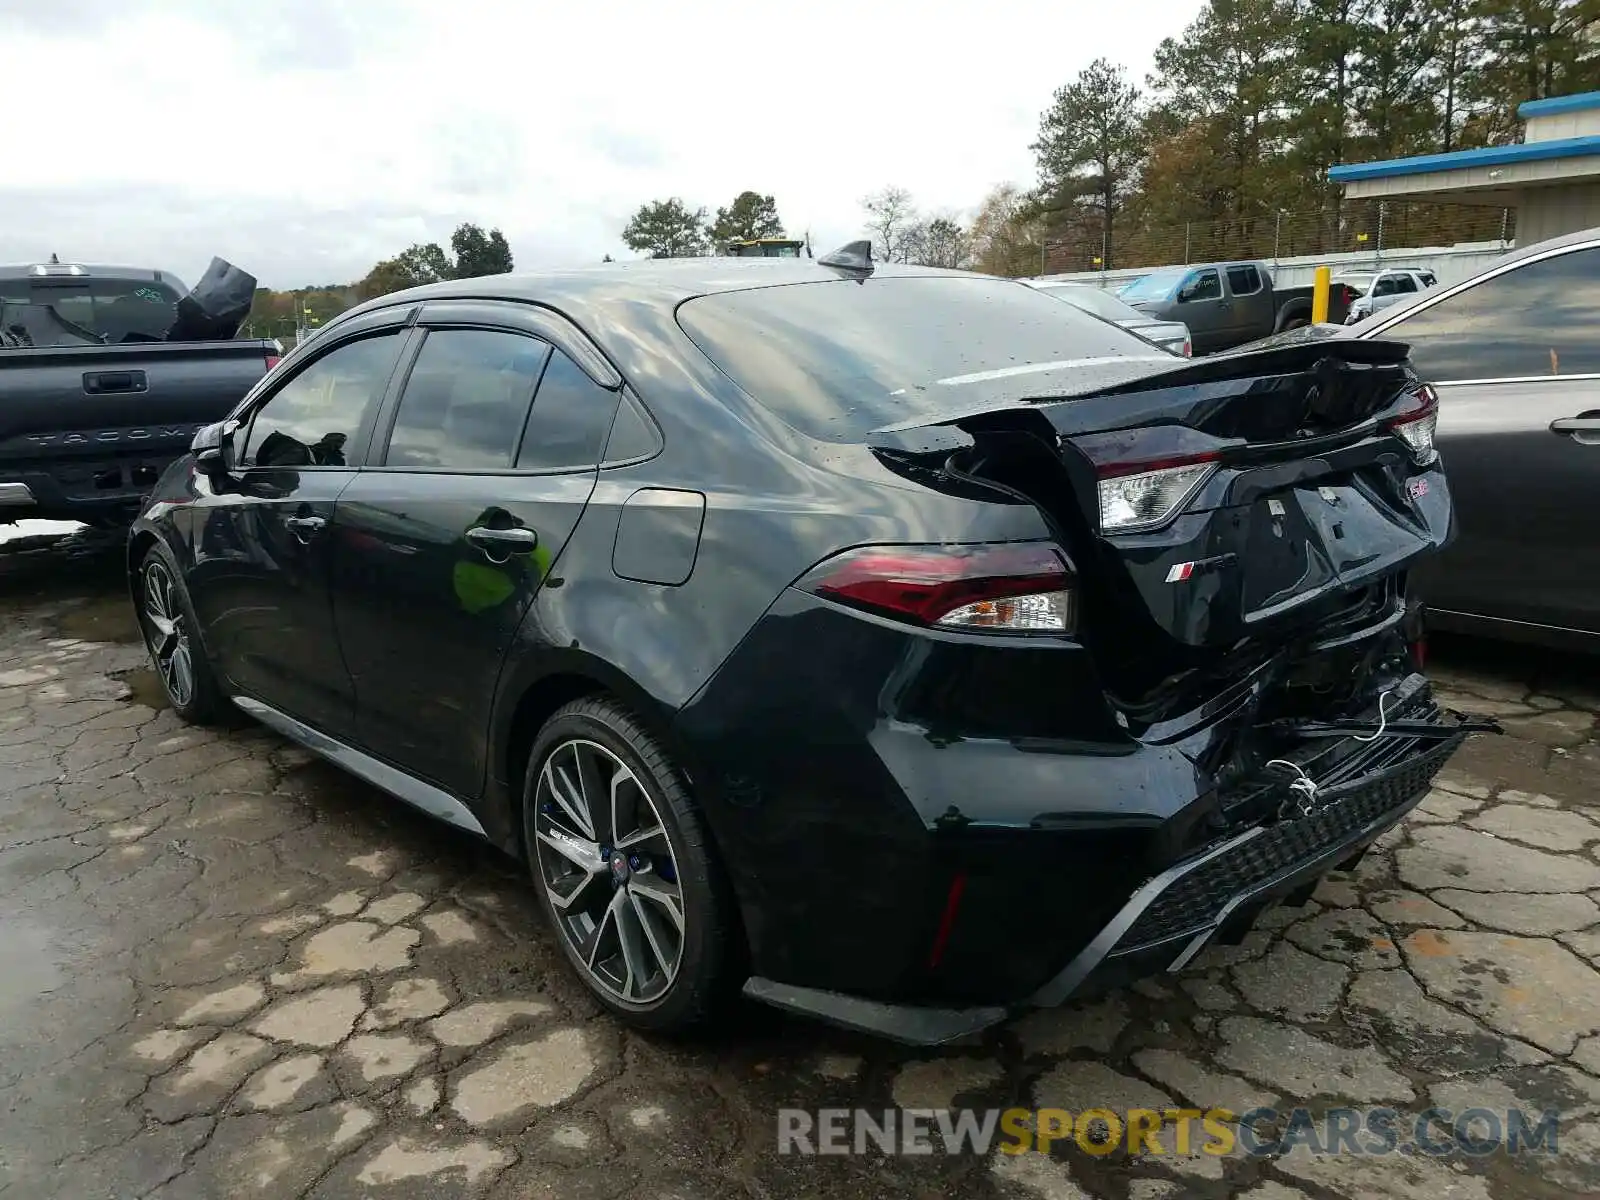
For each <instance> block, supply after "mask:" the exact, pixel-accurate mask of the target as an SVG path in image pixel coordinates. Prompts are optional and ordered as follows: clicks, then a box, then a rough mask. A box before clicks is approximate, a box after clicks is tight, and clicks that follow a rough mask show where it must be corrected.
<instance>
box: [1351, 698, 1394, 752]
mask: <svg viewBox="0 0 1600 1200" xmlns="http://www.w3.org/2000/svg"><path fill="white" fill-rule="evenodd" d="M1388 703H1389V692H1388V691H1387V690H1385V691H1384V692H1383V694H1382V695H1380V696H1379V697H1378V732H1377V733H1374V734H1371V735H1370V736H1368V737H1358V738H1356V739H1355V740H1356V741H1358V742H1375V741H1377V740H1378V739H1379V738H1381V737H1382V736H1383V731H1384V730H1385V729H1387V728H1389V714H1388V713H1387V712H1385V711H1384V706H1385V705H1386V704H1388Z"/></svg>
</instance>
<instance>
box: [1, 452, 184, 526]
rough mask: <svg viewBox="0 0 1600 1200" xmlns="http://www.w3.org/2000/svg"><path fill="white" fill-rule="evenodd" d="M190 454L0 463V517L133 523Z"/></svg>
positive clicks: (124, 454)
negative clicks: (115, 518)
mask: <svg viewBox="0 0 1600 1200" xmlns="http://www.w3.org/2000/svg"><path fill="white" fill-rule="evenodd" d="M184 453H185V451H184V450H183V449H182V448H179V449H176V450H164V451H159V452H155V453H137V454H127V453H123V454H106V455H103V456H87V455H86V456H82V457H75V458H71V459H62V460H60V461H59V462H53V463H51V464H50V465H49V466H48V467H47V468H44V469H41V468H40V467H38V466H36V465H28V466H23V465H20V464H18V465H12V466H7V465H4V464H0V516H4V517H6V518H7V519H15V518H18V517H45V518H51V519H60V520H82V519H85V518H88V517H105V516H110V515H125V516H127V517H128V519H130V520H131V519H132V518H133V517H134V516H136V515H137V514H138V511H139V508H140V507H141V505H142V504H143V502H144V498H145V497H146V496H148V495H149V494H150V492H151V490H152V489H154V487H155V485H156V481H157V480H158V479H159V478H160V477H161V472H162V471H164V470H166V468H167V466H168V465H169V464H171V463H172V462H173V461H174V460H175V459H177V458H179V457H181V456H182V455H183V454H184Z"/></svg>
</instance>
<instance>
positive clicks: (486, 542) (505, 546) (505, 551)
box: [467, 525, 539, 562]
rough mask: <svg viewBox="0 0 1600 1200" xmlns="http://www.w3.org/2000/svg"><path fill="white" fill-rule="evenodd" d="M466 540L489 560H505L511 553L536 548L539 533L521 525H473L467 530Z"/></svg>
mask: <svg viewBox="0 0 1600 1200" xmlns="http://www.w3.org/2000/svg"><path fill="white" fill-rule="evenodd" d="M467 541H469V542H471V543H472V544H473V545H474V546H476V547H478V549H480V550H482V551H483V552H484V553H485V554H486V555H488V556H489V558H490V559H491V560H494V561H498V562H505V560H506V559H507V558H509V557H511V555H512V554H515V553H518V552H521V551H528V550H534V549H537V548H538V545H539V534H538V533H537V532H536V531H535V530H532V529H528V528H526V527H524V526H521V525H518V526H514V527H512V528H510V529H496V528H494V527H493V526H490V525H474V526H473V527H472V528H471V529H469V530H467Z"/></svg>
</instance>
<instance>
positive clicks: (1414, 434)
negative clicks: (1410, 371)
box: [1383, 383, 1439, 466]
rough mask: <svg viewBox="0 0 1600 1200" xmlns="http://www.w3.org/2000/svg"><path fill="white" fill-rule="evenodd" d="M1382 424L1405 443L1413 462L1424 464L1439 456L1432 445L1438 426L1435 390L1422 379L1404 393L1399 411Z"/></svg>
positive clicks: (1437, 399)
mask: <svg viewBox="0 0 1600 1200" xmlns="http://www.w3.org/2000/svg"><path fill="white" fill-rule="evenodd" d="M1383 426H1384V428H1385V429H1387V430H1389V432H1390V433H1393V434H1394V435H1395V436H1396V437H1398V438H1399V439H1400V440H1401V441H1403V442H1404V443H1405V444H1406V446H1407V447H1408V448H1409V449H1410V450H1411V458H1412V461H1413V462H1415V463H1416V464H1417V465H1418V466H1427V465H1428V464H1429V463H1431V462H1432V461H1433V460H1434V459H1435V458H1437V457H1438V456H1439V452H1438V451H1437V450H1435V449H1434V446H1433V438H1434V434H1435V433H1436V432H1437V430H1438V428H1439V393H1438V392H1436V391H1434V389H1433V388H1432V387H1430V386H1429V385H1428V384H1426V383H1423V384H1418V385H1417V386H1416V387H1415V388H1412V389H1411V390H1410V391H1409V392H1407V393H1406V395H1405V399H1404V401H1403V403H1402V407H1401V409H1400V411H1399V412H1398V413H1397V414H1396V415H1395V416H1392V417H1390V418H1389V419H1388V420H1386V421H1384V423H1383Z"/></svg>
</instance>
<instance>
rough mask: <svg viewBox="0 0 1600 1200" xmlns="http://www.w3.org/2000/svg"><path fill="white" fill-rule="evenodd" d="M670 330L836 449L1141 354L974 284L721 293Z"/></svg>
mask: <svg viewBox="0 0 1600 1200" xmlns="http://www.w3.org/2000/svg"><path fill="white" fill-rule="evenodd" d="M678 323H679V324H680V325H681V326H682V327H683V330H684V332H685V333H687V334H688V335H689V337H690V338H691V339H693V341H694V343H695V344H696V345H697V346H699V347H700V349H701V350H702V351H704V352H705V355H706V357H708V358H709V359H711V361H712V362H713V363H715V364H716V365H717V366H718V367H719V368H721V370H722V371H723V372H725V373H726V374H727V375H728V376H729V377H730V378H731V379H732V380H733V381H734V382H735V383H737V384H738V385H739V386H740V387H741V388H743V389H744V390H745V391H746V392H748V393H749V394H750V395H751V396H753V397H755V399H756V400H758V401H760V402H761V404H763V405H764V406H765V407H766V408H768V409H769V410H770V411H772V412H773V413H775V414H776V415H777V416H778V417H780V418H782V419H783V420H784V421H785V422H787V423H788V424H789V425H792V426H793V427H794V428H796V429H798V430H800V431H801V432H802V433H805V434H807V435H809V436H811V437H815V438H820V439H823V440H825V441H836V442H846V441H855V440H857V439H859V438H860V437H861V435H862V434H864V433H867V432H868V431H870V430H873V429H877V428H879V427H880V426H884V425H894V424H899V423H901V422H905V421H913V420H923V419H926V420H929V421H936V420H940V419H941V418H942V417H944V416H947V415H948V414H949V413H950V412H952V411H954V410H955V409H958V408H959V407H960V406H961V405H962V403H963V402H964V401H965V400H966V399H967V398H968V396H969V395H970V393H964V392H963V391H962V388H961V385H962V384H965V383H968V382H980V381H982V380H984V379H988V378H996V377H1003V376H1010V375H1026V374H1029V373H1031V372H1030V370H1029V368H1030V367H1039V368H1041V369H1042V368H1044V367H1045V366H1047V365H1053V366H1056V367H1060V366H1063V365H1066V364H1068V363H1070V362H1073V361H1075V360H1079V359H1094V358H1107V357H1111V358H1122V357H1127V356H1140V357H1147V356H1149V355H1150V354H1151V353H1152V349H1151V346H1150V344H1149V343H1148V342H1146V341H1144V340H1143V339H1142V338H1138V337H1135V336H1133V335H1132V334H1130V333H1127V332H1125V331H1124V330H1122V329H1119V328H1118V327H1117V326H1115V325H1108V324H1106V323H1105V322H1103V321H1097V320H1095V319H1094V318H1093V317H1090V316H1088V315H1087V314H1085V313H1083V312H1080V311H1079V310H1078V309H1076V308H1074V307H1073V306H1072V305H1070V304H1063V303H1061V301H1059V300H1057V299H1056V298H1054V297H1053V296H1048V295H1045V294H1044V293H1042V292H1039V291H1036V290H1035V289H1033V288H1031V287H1027V286H1025V285H1023V284H1018V283H1012V282H1009V281H1007V280H1003V279H988V278H984V277H981V276H973V277H971V278H962V277H960V276H927V277H906V278H889V279H881V278H880V279H868V280H866V281H865V282H862V283H858V282H856V281H854V280H848V279H841V280H838V281H836V282H833V281H830V282H825V283H800V284H787V285H782V286H779V287H768V288H752V289H748V290H745V291H735V292H721V293H717V294H714V295H710V296H701V297H698V298H697V299H694V300H689V301H687V302H686V303H684V304H683V305H681V306H680V307H679V309H678ZM935 385H943V386H935Z"/></svg>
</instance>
